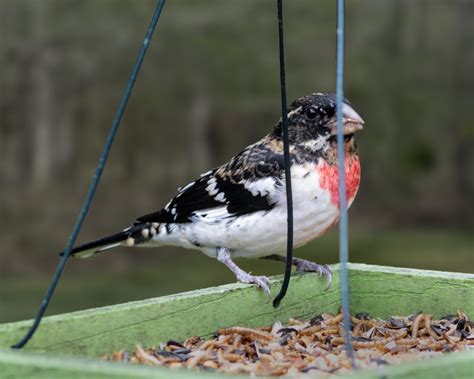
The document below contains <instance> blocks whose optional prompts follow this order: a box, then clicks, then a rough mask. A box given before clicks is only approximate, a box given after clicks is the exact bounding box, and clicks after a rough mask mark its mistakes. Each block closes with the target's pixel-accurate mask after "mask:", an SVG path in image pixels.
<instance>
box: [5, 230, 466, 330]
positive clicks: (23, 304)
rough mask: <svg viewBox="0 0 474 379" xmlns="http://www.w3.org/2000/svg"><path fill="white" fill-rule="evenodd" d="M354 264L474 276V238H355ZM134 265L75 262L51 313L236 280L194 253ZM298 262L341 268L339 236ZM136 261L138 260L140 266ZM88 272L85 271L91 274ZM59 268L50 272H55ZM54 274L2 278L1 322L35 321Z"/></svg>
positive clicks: (431, 233) (272, 268)
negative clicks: (313, 262) (460, 273)
mask: <svg viewBox="0 0 474 379" xmlns="http://www.w3.org/2000/svg"><path fill="white" fill-rule="evenodd" d="M350 241H351V242H350V256H351V259H350V260H351V261H352V262H360V263H369V264H380V265H388V266H398V267H412V268H422V269H431V270H442V271H458V272H470V273H472V272H474V265H473V264H472V258H473V253H474V247H473V246H474V236H473V235H472V234H469V233H468V232H458V231H442V232H440V231H437V230H425V231H419V230H417V231H390V232H380V231H378V232H373V233H370V232H361V231H352V233H351V240H350ZM133 251H134V254H135V256H134V259H132V260H130V261H129V262H128V263H127V265H125V266H124V265H121V266H119V267H115V266H113V264H112V263H113V260H114V257H118V256H119V255H121V254H123V255H125V256H128V257H129V258H130V251H129V250H126V249H124V250H123V251H120V252H116V253H115V254H116V255H114V254H112V253H110V254H103V255H102V256H100V257H97V258H94V259H91V260H89V261H88V262H81V261H72V262H71V263H70V264H69V266H70V267H69V268H68V270H67V272H66V273H65V275H64V277H63V279H62V281H61V282H60V285H59V287H58V289H57V292H56V294H55V296H54V298H53V301H52V302H51V306H50V308H49V310H48V314H55V313H62V312H67V311H74V310H79V309H85V308H90V307H97V306H103V305H109V304H115V303H121V302H126V301H132V300H139V299H145V298H149V297H156V296H161V295H165V294H171V293H177V292H182V291H187V290H192V289H196V288H204V287H210V286H215V285H219V284H223V283H229V282H233V281H235V278H234V277H233V275H232V274H231V273H230V272H229V271H228V270H227V269H226V268H225V267H223V266H222V265H221V264H220V263H218V262H217V261H215V260H213V259H209V258H207V257H206V256H204V255H203V254H200V253H198V252H194V251H183V250H178V251H172V252H170V251H165V250H162V251H161V252H160V251H159V250H149V249H140V250H133ZM295 254H296V255H297V256H299V257H302V258H306V259H310V260H313V261H317V262H319V263H335V262H337V261H338V254H337V234H336V232H333V233H330V234H329V235H327V236H326V237H324V238H321V239H318V240H317V241H314V242H312V243H311V244H309V245H307V246H305V247H303V248H300V249H298V250H297V251H296V252H295ZM135 258H136V259H135ZM238 263H239V265H241V267H242V268H244V269H246V270H248V271H252V272H253V273H256V274H265V275H275V274H281V273H282V272H283V265H282V264H281V263H277V262H271V261H263V260H241V261H239V262H238ZM84 265H85V268H86V269H84ZM52 271H53V268H51V272H52ZM50 275H51V273H44V274H34V275H32V274H25V276H22V275H18V274H17V275H4V276H2V277H1V278H0V299H1V301H0V322H7V321H15V320H21V319H28V318H31V317H33V315H34V314H35V312H36V310H37V307H38V306H39V303H40V302H41V300H42V297H43V296H44V293H45V291H46V288H47V286H48V283H49V280H50Z"/></svg>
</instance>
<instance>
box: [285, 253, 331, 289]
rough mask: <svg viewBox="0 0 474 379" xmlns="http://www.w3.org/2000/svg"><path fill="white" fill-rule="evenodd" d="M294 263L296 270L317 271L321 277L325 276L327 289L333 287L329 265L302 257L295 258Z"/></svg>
mask: <svg viewBox="0 0 474 379" xmlns="http://www.w3.org/2000/svg"><path fill="white" fill-rule="evenodd" d="M293 264H294V265H295V266H296V272H316V273H318V274H319V276H320V277H323V276H325V277H326V289H329V288H330V287H331V283H332V273H331V269H330V268H329V266H328V265H318V264H317V263H314V262H311V261H307V260H306V259H300V258H293Z"/></svg>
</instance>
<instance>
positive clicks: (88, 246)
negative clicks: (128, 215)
mask: <svg viewBox="0 0 474 379" xmlns="http://www.w3.org/2000/svg"><path fill="white" fill-rule="evenodd" d="M287 120H288V138H289V152H290V162H291V165H290V173H291V183H292V192H293V218H294V237H293V238H294V248H297V247H300V246H302V245H304V244H306V243H307V242H309V241H311V240H313V239H315V238H317V237H320V236H321V235H323V234H324V233H325V232H327V231H328V230H329V229H330V228H331V227H332V226H334V225H335V224H336V223H337V222H338V220H339V214H340V210H339V192H338V175H339V169H338V163H337V162H338V161H337V141H336V138H337V120H336V97H335V95H334V94H331V93H311V94H309V95H306V96H303V97H300V98H298V99H297V100H295V101H293V102H292V103H291V104H290V106H289V107H288V109H287ZM342 120H343V133H344V152H345V155H344V156H345V158H344V168H345V180H346V198H347V206H348V207H350V205H351V204H352V202H353V201H354V198H355V196H356V194H357V191H358V189H359V184H360V160H359V153H358V148H357V145H356V142H355V138H354V134H355V133H356V132H357V131H359V130H361V129H363V125H364V121H363V119H362V118H361V116H360V115H359V114H358V113H357V112H356V111H355V110H354V108H353V107H352V105H351V103H350V102H349V101H348V100H347V99H345V98H344V99H343V102H342ZM286 242H287V203H286V185H285V167H284V148H283V124H282V119H281V118H280V120H279V121H278V122H277V124H276V125H275V126H274V127H273V129H272V130H271V132H270V133H269V134H267V135H265V136H264V137H263V138H262V139H260V140H259V141H257V142H255V143H253V144H251V145H249V146H248V147H246V148H245V149H243V150H242V151H241V152H240V153H238V154H237V155H235V156H234V157H233V158H231V159H230V160H229V161H228V162H227V163H225V164H223V165H221V166H218V167H216V168H214V169H212V170H210V171H207V172H205V173H203V174H202V175H200V177H199V178H198V179H196V180H194V181H192V182H190V183H189V184H187V185H185V186H183V187H180V188H178V191H177V193H176V196H174V197H173V198H172V199H171V200H170V201H169V202H168V203H167V204H166V205H165V206H164V207H163V208H161V209H159V210H158V211H155V212H153V213H149V214H146V215H144V216H141V217H138V218H137V219H136V220H135V221H134V223H133V224H132V225H131V226H129V227H127V228H126V229H124V230H122V231H120V232H118V233H115V234H112V235H109V236H106V237H103V238H99V239H97V240H94V241H91V242H88V243H85V244H82V245H80V246H77V247H75V248H73V249H72V251H71V256H73V257H76V258H88V257H91V256H93V255H95V254H97V253H101V252H105V251H108V250H110V249H113V248H115V247H118V246H128V247H158V246H165V245H168V246H179V247H183V248H187V249H196V250H200V251H201V252H203V253H204V254H205V255H207V256H209V257H211V258H215V259H217V260H218V261H219V262H221V263H223V264H224V265H226V266H227V267H228V268H229V269H230V270H231V271H232V272H233V273H234V274H235V276H236V278H237V280H238V281H239V282H241V283H249V284H254V285H256V286H257V287H259V288H261V289H262V290H263V291H264V292H265V293H266V294H267V295H268V296H270V281H269V279H268V277H266V276H255V275H251V273H248V272H246V271H244V270H242V269H241V268H240V267H239V266H237V264H236V263H235V262H234V258H262V259H271V260H276V261H283V262H284V261H285V259H286V257H285V255H284V254H285V250H286ZM62 254H64V252H63V253H62ZM292 265H294V266H296V270H297V271H299V272H316V273H318V274H319V276H320V277H325V278H326V281H327V286H328V287H329V286H330V284H331V278H332V276H331V270H330V269H329V267H328V266H327V265H321V264H317V263H315V262H311V261H308V260H305V259H300V258H293V260H292Z"/></svg>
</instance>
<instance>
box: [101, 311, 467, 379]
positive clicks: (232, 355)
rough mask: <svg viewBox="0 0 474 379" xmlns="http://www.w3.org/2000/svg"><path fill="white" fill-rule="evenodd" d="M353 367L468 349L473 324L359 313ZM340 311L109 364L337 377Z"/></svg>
mask: <svg viewBox="0 0 474 379" xmlns="http://www.w3.org/2000/svg"><path fill="white" fill-rule="evenodd" d="M351 329H352V346H353V350H354V357H355V365H356V367H358V368H369V367H376V366H380V365H387V364H395V363H401V362H406V361H409V360H414V359H420V358H428V357H433V356H437V355H439V354H443V353H447V352H454V351H463V350H467V349H469V348H472V347H474V334H473V330H474V323H473V322H471V321H469V319H468V317H467V316H466V315H465V314H464V313H462V312H461V311H458V312H457V313H456V314H454V315H447V316H445V317H442V318H440V319H439V320H435V319H433V316H432V315H429V314H425V313H422V312H420V313H417V314H414V315H410V316H407V317H400V316H394V317H390V318H389V319H388V320H381V319H377V318H372V317H370V316H369V315H368V314H367V313H359V314H356V315H355V316H353V317H351ZM343 333H344V331H343V323H342V314H338V315H333V314H329V313H324V314H321V315H318V316H315V317H313V318H312V319H311V320H309V321H302V320H299V319H290V320H289V322H288V324H287V325H285V326H284V325H282V324H281V323H280V322H276V323H275V324H274V325H273V326H268V327H261V328H247V327H239V326H235V327H230V328H224V329H219V330H218V331H217V333H216V336H215V338H213V339H210V340H204V339H202V338H200V337H192V338H189V339H187V340H186V341H184V342H183V343H180V342H176V341H168V342H167V343H166V344H161V345H160V346H159V347H158V348H156V347H151V348H147V349H144V348H142V347H141V346H137V347H136V350H135V352H134V353H128V352H126V351H119V352H116V353H114V354H112V355H111V356H108V357H106V359H108V360H113V361H121V362H135V363H141V364H146V365H152V366H167V367H170V368H190V369H191V368H196V369H203V370H212V371H217V372H225V373H234V374H249V375H257V376H279V375H289V376H294V377H305V376H310V375H311V376H314V375H315V373H316V372H317V373H320V374H323V375H330V374H343V373H344V372H348V371H350V370H351V367H352V366H351V360H350V359H349V358H348V355H347V353H346V351H345V348H344V338H343V335H344V334H343Z"/></svg>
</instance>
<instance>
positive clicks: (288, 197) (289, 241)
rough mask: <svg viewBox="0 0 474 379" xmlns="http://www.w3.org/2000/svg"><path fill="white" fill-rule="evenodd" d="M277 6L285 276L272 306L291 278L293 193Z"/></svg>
mask: <svg viewBox="0 0 474 379" xmlns="http://www.w3.org/2000/svg"><path fill="white" fill-rule="evenodd" d="M277 8H278V41H279V45H278V46H279V53H280V54H279V55H280V95H281V123H282V129H283V155H284V157H283V158H284V164H285V185H286V207H287V224H288V232H287V244H286V265H285V277H284V279H283V284H282V285H281V289H280V292H279V293H278V295H277V296H276V297H275V299H273V306H274V307H275V308H276V307H278V306H279V305H280V302H281V300H282V299H283V298H284V297H285V295H286V291H287V290H288V285H289V284H290V278H291V261H292V260H293V195H292V190H291V168H290V166H291V164H290V144H289V141H288V115H287V106H286V77H285V49H284V39H283V6H282V0H277Z"/></svg>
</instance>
